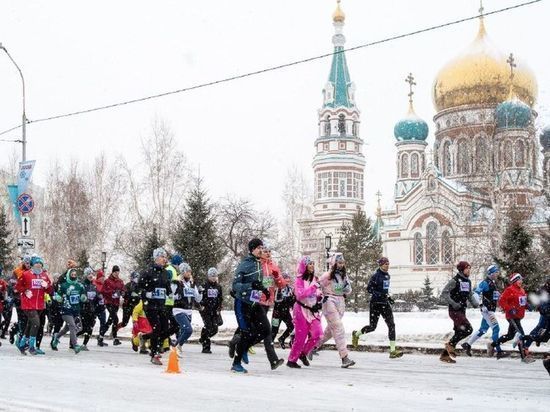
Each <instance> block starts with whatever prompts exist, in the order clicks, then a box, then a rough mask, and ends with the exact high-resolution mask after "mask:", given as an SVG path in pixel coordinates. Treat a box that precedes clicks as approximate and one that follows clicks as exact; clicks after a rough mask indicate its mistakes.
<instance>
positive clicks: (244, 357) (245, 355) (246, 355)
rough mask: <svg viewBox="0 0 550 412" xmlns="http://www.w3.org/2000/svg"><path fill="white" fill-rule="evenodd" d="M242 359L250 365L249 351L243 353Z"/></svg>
mask: <svg viewBox="0 0 550 412" xmlns="http://www.w3.org/2000/svg"><path fill="white" fill-rule="evenodd" d="M242 360H243V362H244V363H245V364H246V365H248V362H249V361H248V352H245V353H243V356H242Z"/></svg>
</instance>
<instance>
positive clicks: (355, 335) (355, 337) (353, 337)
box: [351, 330, 361, 348]
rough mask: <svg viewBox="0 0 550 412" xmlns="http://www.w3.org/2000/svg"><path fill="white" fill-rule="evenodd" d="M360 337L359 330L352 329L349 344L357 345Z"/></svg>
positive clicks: (355, 346)
mask: <svg viewBox="0 0 550 412" xmlns="http://www.w3.org/2000/svg"><path fill="white" fill-rule="evenodd" d="M360 337H361V331H359V330H354V331H353V332H351V345H352V346H353V347H354V348H357V346H359V338H360Z"/></svg>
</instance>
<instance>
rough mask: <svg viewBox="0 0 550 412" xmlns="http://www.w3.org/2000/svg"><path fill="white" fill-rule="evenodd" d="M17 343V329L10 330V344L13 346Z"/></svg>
mask: <svg viewBox="0 0 550 412" xmlns="http://www.w3.org/2000/svg"><path fill="white" fill-rule="evenodd" d="M14 342H15V329H13V328H12V329H10V344H12V345H13V343H14Z"/></svg>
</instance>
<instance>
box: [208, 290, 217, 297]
mask: <svg viewBox="0 0 550 412" xmlns="http://www.w3.org/2000/svg"><path fill="white" fill-rule="evenodd" d="M208 297H209V298H217V297H218V289H208Z"/></svg>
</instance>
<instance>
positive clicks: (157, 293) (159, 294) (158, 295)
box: [152, 288, 166, 299]
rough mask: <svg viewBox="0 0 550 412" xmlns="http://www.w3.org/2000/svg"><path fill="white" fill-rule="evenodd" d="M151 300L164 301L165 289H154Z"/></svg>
mask: <svg viewBox="0 0 550 412" xmlns="http://www.w3.org/2000/svg"><path fill="white" fill-rule="evenodd" d="M152 298H153V299H166V289H165V288H155V290H154V292H153V294H152Z"/></svg>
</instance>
